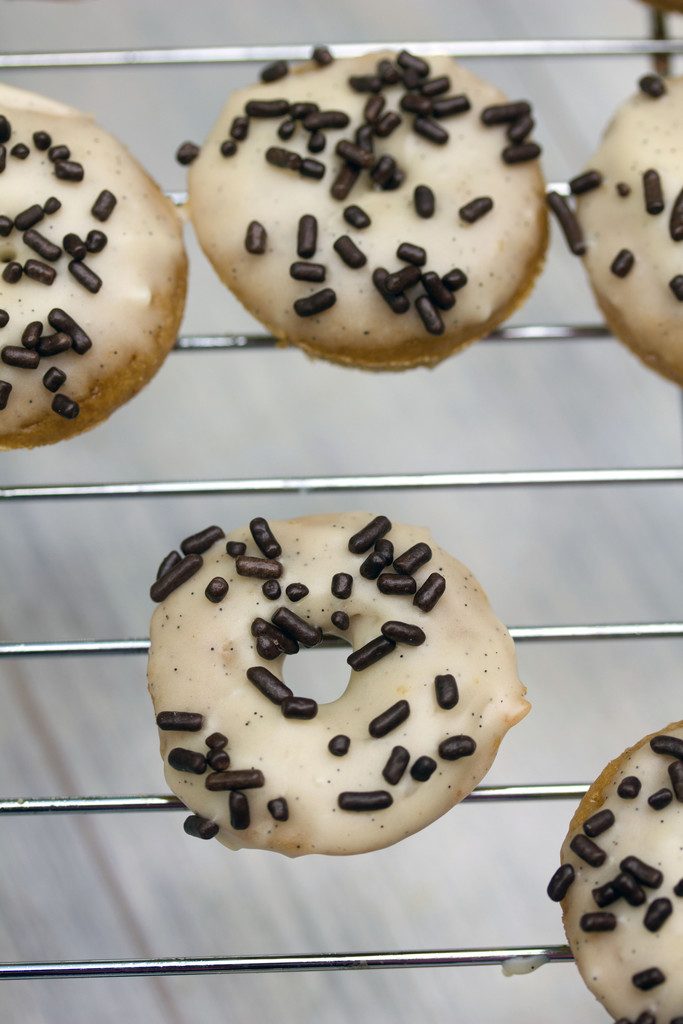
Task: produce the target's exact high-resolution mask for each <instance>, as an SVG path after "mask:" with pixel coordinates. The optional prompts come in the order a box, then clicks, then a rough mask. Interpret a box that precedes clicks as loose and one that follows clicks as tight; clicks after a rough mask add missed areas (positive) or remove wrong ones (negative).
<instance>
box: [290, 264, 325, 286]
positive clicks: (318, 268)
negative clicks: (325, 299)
mask: <svg viewBox="0 0 683 1024" xmlns="http://www.w3.org/2000/svg"><path fill="white" fill-rule="evenodd" d="M325 274H326V270H325V267H324V266H323V264H322V263H303V262H295V263H292V264H290V267H289V276H290V277H293V278H294V280H295V281H310V282H312V283H313V284H322V282H323V281H324V280H325Z"/></svg>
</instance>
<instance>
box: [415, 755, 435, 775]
mask: <svg viewBox="0 0 683 1024" xmlns="http://www.w3.org/2000/svg"><path fill="white" fill-rule="evenodd" d="M436 768H437V764H436V761H435V760H434V758H433V757H427V756H426V754H423V756H422V757H418V759H417V761H415V763H414V764H413V766H412V768H411V769H410V774H411V776H412V777H413V778H414V779H415V781H416V782H427V780H428V779H431V777H432V775H433V774H434V772H435V771H436Z"/></svg>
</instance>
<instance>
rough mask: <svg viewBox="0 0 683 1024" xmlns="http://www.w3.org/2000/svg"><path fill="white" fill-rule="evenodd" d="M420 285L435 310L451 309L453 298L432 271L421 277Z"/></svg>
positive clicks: (453, 302) (453, 303)
mask: <svg viewBox="0 0 683 1024" xmlns="http://www.w3.org/2000/svg"><path fill="white" fill-rule="evenodd" d="M421 280H422V285H423V287H424V290H425V291H426V292H427V295H428V296H429V298H430V300H431V301H432V303H433V304H434V305H435V306H436V308H437V309H452V308H453V306H454V305H455V296H454V295H453V294H452V293H451V292H450V291H449V290H448V288H446V286H445V285H444V283H443V281H442V280H441V278H440V277H439V275H438V274H436V273H435V272H434V271H433V270H429V271H427V273H426V274H423V275H422V278H421Z"/></svg>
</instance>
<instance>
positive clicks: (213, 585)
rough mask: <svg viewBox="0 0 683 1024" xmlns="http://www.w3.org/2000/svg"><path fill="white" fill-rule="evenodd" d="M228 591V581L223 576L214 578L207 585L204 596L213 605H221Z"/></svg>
mask: <svg viewBox="0 0 683 1024" xmlns="http://www.w3.org/2000/svg"><path fill="white" fill-rule="evenodd" d="M228 589H229V586H228V581H227V580H225V579H223V577H222V576H214V578H213V579H212V580H211V581H210V582H209V583H208V584H207V586H206V590H205V591H204V594H205V596H206V597H207V598H208V599H209V601H211V602H212V603H213V604H219V603H220V602H221V601H222V600H223V598H224V597H225V595H226V594H227V592H228Z"/></svg>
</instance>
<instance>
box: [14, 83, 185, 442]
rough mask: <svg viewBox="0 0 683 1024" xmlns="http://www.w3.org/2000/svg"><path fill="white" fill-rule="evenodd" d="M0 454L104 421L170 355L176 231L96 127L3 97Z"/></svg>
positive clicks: (181, 266) (176, 315)
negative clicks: (9, 449)
mask: <svg viewBox="0 0 683 1024" xmlns="http://www.w3.org/2000/svg"><path fill="white" fill-rule="evenodd" d="M0 271H1V273H0V359H1V360H2V362H0V448H32V447H33V446H35V445H40V444H49V443H51V442H53V441H61V440H62V439H63V438H66V437H71V436H73V435H74V434H78V433H80V432H81V431H83V430H87V429H88V428H89V427H92V426H94V425H95V424H96V423H99V422H100V421H101V420H103V419H105V418H106V417H107V416H108V415H109V414H110V413H111V412H112V411H113V410H114V409H116V408H117V407H118V406H119V405H121V404H122V403H123V402H125V401H127V400H128V399H129V398H131V397H132V396H133V395H134V394H135V393H136V392H137V391H139V390H140V388H141V387H142V386H143V385H144V384H146V383H147V381H148V380H149V379H150V377H151V376H152V375H153V374H154V373H155V372H156V370H157V369H158V367H159V366H160V365H161V363H162V362H163V360H164V358H165V356H166V354H167V352H168V350H169V349H170V348H171V347H172V345H173V343H174V340H175V337H176V331H177V328H178V326H179V322H180V318H181V316H182V311H183V305H184V301H185V285H186V259H185V251H184V248H183V243H182V232H181V224H180V221H179V218H178V216H177V214H176V211H175V210H174V208H173V206H172V204H171V203H170V201H169V200H168V199H166V198H165V197H164V196H163V195H162V193H161V192H160V191H159V189H158V187H157V186H156V184H155V183H154V182H153V181H152V180H151V178H149V177H148V175H147V174H146V173H145V171H144V170H143V169H142V168H141V167H140V165H139V164H138V163H137V162H136V161H135V160H134V159H133V157H132V156H131V155H130V154H129V153H128V152H127V150H126V149H124V147H123V146H122V145H121V143H119V142H117V141H116V139H114V138H112V137H111V136H110V135H108V134H107V133H106V132H105V131H103V130H102V128H100V127H99V125H97V124H96V123H95V122H94V121H93V120H92V119H91V118H90V117H89V116H88V115H86V114H82V113H80V112H79V111H77V110H73V109H72V108H70V107H65V106H63V105H62V104H60V103H56V102H54V101H53V100H49V99H46V98H44V97H42V96H37V95H34V94H33V93H28V92H23V91H20V90H19V89H12V88H10V87H9V86H6V85H0Z"/></svg>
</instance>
